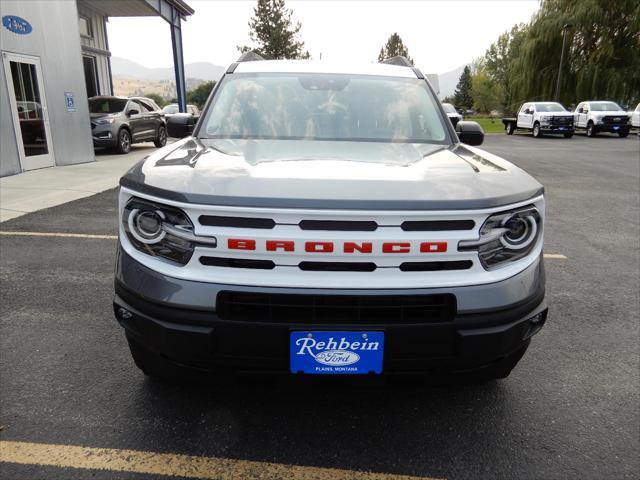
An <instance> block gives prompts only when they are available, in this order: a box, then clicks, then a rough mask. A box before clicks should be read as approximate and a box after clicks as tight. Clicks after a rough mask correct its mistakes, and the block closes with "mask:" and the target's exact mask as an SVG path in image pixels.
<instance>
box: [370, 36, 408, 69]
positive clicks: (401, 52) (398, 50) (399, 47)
mask: <svg viewBox="0 0 640 480" xmlns="http://www.w3.org/2000/svg"><path fill="white" fill-rule="evenodd" d="M397 56H403V57H406V59H407V60H409V61H410V62H411V65H413V60H412V58H411V57H410V56H409V49H408V48H407V47H406V46H405V44H404V43H403V41H402V38H400V35H398V33H397V32H394V33H392V34H391V35H390V36H389V39H388V40H387V43H386V44H385V45H384V46H383V47H382V48H381V49H380V53H379V54H378V61H379V62H382V61H383V60H384V59H386V58H391V57H397Z"/></svg>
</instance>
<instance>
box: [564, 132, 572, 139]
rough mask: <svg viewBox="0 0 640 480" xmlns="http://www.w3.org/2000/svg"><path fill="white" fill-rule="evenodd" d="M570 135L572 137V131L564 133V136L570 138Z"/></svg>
mask: <svg viewBox="0 0 640 480" xmlns="http://www.w3.org/2000/svg"><path fill="white" fill-rule="evenodd" d="M571 137H573V132H570V133H565V134H564V138H571Z"/></svg>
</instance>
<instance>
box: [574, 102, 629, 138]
mask: <svg viewBox="0 0 640 480" xmlns="http://www.w3.org/2000/svg"><path fill="white" fill-rule="evenodd" d="M573 123H574V125H575V128H576V130H577V129H581V130H585V131H586V132H587V137H595V136H596V135H597V134H598V133H599V132H609V133H617V134H618V135H619V136H620V137H622V138H624V137H626V136H627V135H629V130H631V115H629V113H628V112H627V111H625V110H623V109H622V107H621V106H620V105H618V104H617V103H615V102H608V101H606V102H605V101H588V102H581V103H579V104H578V106H577V107H576V111H575V112H574V121H573Z"/></svg>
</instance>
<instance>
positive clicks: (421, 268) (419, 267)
mask: <svg viewBox="0 0 640 480" xmlns="http://www.w3.org/2000/svg"><path fill="white" fill-rule="evenodd" d="M472 266H473V262H472V261H471V260H459V261H454V262H404V263H401V264H400V270H402V271H403V272H437V271H441V270H468V269H470V268H471V267H472Z"/></svg>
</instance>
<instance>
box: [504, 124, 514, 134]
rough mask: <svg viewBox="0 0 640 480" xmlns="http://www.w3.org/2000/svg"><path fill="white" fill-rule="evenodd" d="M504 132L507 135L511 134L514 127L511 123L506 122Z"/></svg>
mask: <svg viewBox="0 0 640 480" xmlns="http://www.w3.org/2000/svg"><path fill="white" fill-rule="evenodd" d="M504 130H505V133H506V134H507V135H513V131H514V130H515V128H514V127H513V123H507V124H506V125H505V127H504Z"/></svg>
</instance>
